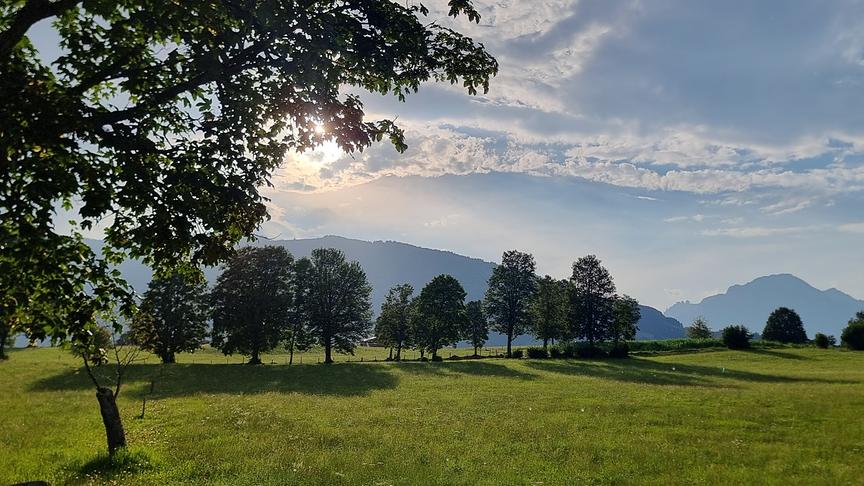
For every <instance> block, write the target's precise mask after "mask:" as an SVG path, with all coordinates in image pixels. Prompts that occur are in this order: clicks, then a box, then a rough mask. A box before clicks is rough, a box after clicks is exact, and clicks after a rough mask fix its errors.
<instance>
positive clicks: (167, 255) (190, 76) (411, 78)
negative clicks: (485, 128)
mask: <svg viewBox="0 0 864 486" xmlns="http://www.w3.org/2000/svg"><path fill="white" fill-rule="evenodd" d="M448 3H449V6H450V9H449V14H450V15H452V16H459V15H464V16H465V17H467V18H468V19H469V20H470V21H473V22H479V15H478V12H477V10H476V9H474V7H473V6H472V4H471V2H470V1H469V0H450V1H449V2H448ZM343 7H345V5H344V2H342V1H337V0H325V1H320V2H296V1H287V0H286V1H281V0H275V1H260V2H238V1H224V2H209V1H199V0H189V1H171V2H163V1H155V2H154V1H149V0H117V1H114V0H111V1H108V0H92V1H84V2H82V1H76V0H57V1H50V2H49V1H41V0H39V1H35V0H34V1H27V2H23V1H13V2H5V3H4V6H3V7H0V100H3V102H2V103H0V127H3V128H2V131H0V153H2V154H3V156H2V159H3V170H2V175H0V194H3V197H2V198H0V213H2V214H3V216H4V217H3V219H2V222H0V289H3V295H2V297H4V299H3V300H4V306H6V304H7V302H6V300H7V299H6V297H9V299H8V303H9V305H8V308H4V310H3V314H4V315H2V316H0V322H9V320H10V319H13V320H14V321H15V322H16V323H17V324H16V325H17V326H20V328H21V330H22V331H24V332H26V333H27V334H28V336H29V337H31V338H35V339H41V338H44V337H50V338H52V339H55V340H67V339H71V340H78V339H80V340H84V341H86V339H87V334H88V332H89V331H92V329H93V328H95V326H96V322H97V321H98V320H99V318H103V319H104V318H106V317H105V316H104V315H101V314H108V313H111V312H113V311H115V310H117V309H116V307H117V306H118V303H119V304H120V307H121V310H122V311H123V312H124V313H125V315H126V316H127V317H128V316H131V314H132V309H131V307H132V305H133V303H134V302H133V299H132V294H131V292H130V291H129V289H128V288H127V286H126V285H124V282H123V281H122V279H120V278H119V274H115V273H114V271H113V270H112V267H111V264H115V263H119V262H121V261H122V260H124V259H126V258H129V257H133V258H140V259H142V260H143V261H144V262H145V263H148V264H151V265H153V266H154V267H157V268H159V269H164V268H175V267H183V266H186V267H190V268H191V267H194V266H196V265H198V264H215V263H217V262H220V261H223V260H224V259H225V258H226V257H227V256H229V255H230V254H231V253H232V252H233V248H234V247H235V245H236V244H237V243H238V242H240V241H241V240H242V239H243V238H244V237H247V236H249V235H251V234H252V232H253V231H254V230H255V229H256V228H257V227H258V226H259V225H260V223H262V222H263V221H264V220H265V219H266V217H267V210H266V206H265V202H266V201H265V199H264V197H263V196H262V195H261V193H260V189H259V188H261V187H266V186H268V185H269V184H270V181H271V178H272V175H273V171H274V170H275V169H276V168H277V167H278V166H279V164H280V163H282V161H283V160H284V158H285V156H286V154H287V153H289V152H290V151H304V150H307V149H311V148H313V147H315V146H318V145H320V144H321V143H324V142H326V141H328V140H329V141H333V142H335V143H336V144H337V145H338V146H339V147H340V148H342V149H343V150H346V151H357V150H363V149H364V148H366V147H368V146H369V145H371V144H372V143H375V142H376V141H380V140H382V139H388V140H389V141H390V142H391V143H392V144H393V145H394V146H395V148H396V149H397V150H400V151H404V150H405V148H406V145H405V142H404V134H403V131H402V130H401V129H400V128H399V127H398V126H396V124H395V123H394V122H393V120H377V121H376V120H367V119H366V117H365V114H364V110H363V106H362V103H361V102H360V100H359V98H358V96H357V95H355V94H353V93H355V92H356V91H362V90H365V91H371V92H374V93H380V94H382V95H391V96H395V97H397V98H399V99H400V100H402V99H405V97H406V96H407V95H409V94H410V93H413V92H416V91H417V90H418V89H419V88H420V86H421V85H422V84H424V83H426V82H429V81H443V82H449V83H451V84H455V83H460V84H461V86H462V87H463V88H464V89H465V90H466V91H467V92H468V93H470V94H476V93H477V92H478V91H480V90H482V91H484V92H485V91H486V90H487V89H488V83H489V79H490V78H491V77H492V76H494V75H495V74H496V72H497V68H498V66H497V63H496V62H495V60H494V59H493V58H492V57H491V56H490V55H489V54H488V53H487V52H486V51H485V49H484V48H483V46H482V45H479V44H477V43H475V42H474V41H472V40H471V39H470V38H468V37H465V36H463V35H461V34H460V33H458V32H456V31H454V30H453V29H450V28H447V27H443V26H441V25H440V24H439V23H437V22H435V21H429V20H428V19H425V17H426V15H427V14H428V12H427V10H426V9H425V8H424V7H422V6H421V5H406V4H405V3H404V2H401V1H396V0H358V1H354V2H351V4H350V8H343ZM40 22H41V25H43V26H46V27H47V26H49V25H50V26H52V27H53V30H54V33H56V36H57V38H58V40H59V45H60V48H61V55H60V56H59V57H58V58H57V59H52V57H53V56H51V55H46V53H41V52H39V51H38V50H37V48H36V47H35V45H34V43H33V42H31V39H30V38H29V37H28V33H29V32H31V31H32V29H31V27H33V26H34V25H36V24H37V23H40ZM49 60H50V62H51V65H48V62H49ZM322 127H323V130H322V129H321V128H322ZM73 201H75V205H74V206H75V209H76V211H77V214H78V215H79V217H78V218H77V220H76V223H77V224H78V226H77V227H80V228H82V229H84V230H90V229H92V228H94V227H95V225H97V224H106V222H107V228H106V231H105V242H106V247H105V251H104V254H103V255H101V256H97V255H95V254H94V253H93V252H92V251H91V250H90V249H89V248H88V247H87V245H86V244H84V242H83V241H82V238H81V235H80V233H79V232H78V231H73V232H72V233H71V234H69V235H61V234H58V233H57V230H56V229H55V228H54V221H55V214H56V211H57V208H59V207H64V208H66V209H71V208H73V203H72V202H73ZM115 330H116V331H119V330H120V326H119V324H117V325H116V326H115Z"/></svg>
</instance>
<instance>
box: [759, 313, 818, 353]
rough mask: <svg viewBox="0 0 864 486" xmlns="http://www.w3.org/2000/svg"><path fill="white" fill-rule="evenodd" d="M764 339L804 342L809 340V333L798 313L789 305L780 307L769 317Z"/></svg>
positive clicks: (781, 341) (779, 341)
mask: <svg viewBox="0 0 864 486" xmlns="http://www.w3.org/2000/svg"><path fill="white" fill-rule="evenodd" d="M762 339H764V340H766V341H777V342H778V343H793V344H803V343H806V342H807V333H806V332H805V331H804V324H803V323H802V322H801V317H800V316H798V313H797V312H795V311H794V310H792V309H789V308H787V307H780V308H778V309H776V310H774V312H772V313H771V315H770V316H769V317H768V322H766V323H765V330H763V331H762Z"/></svg>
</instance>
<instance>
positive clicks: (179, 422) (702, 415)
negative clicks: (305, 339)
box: [0, 349, 864, 485]
mask: <svg viewBox="0 0 864 486" xmlns="http://www.w3.org/2000/svg"><path fill="white" fill-rule="evenodd" d="M364 353H367V354H366V355H365V356H366V359H367V360H368V359H369V358H372V357H374V356H380V354H375V353H380V351H375V350H364ZM311 356H312V355H307V357H306V358H305V359H304V362H306V363H308V362H310V361H311ZM445 356H446V354H445ZM194 358H195V361H196V363H194V364H193V363H191V362H190V361H191V357H190V356H183V357H182V360H181V361H184V362H185V363H183V362H181V363H180V364H177V365H173V366H170V367H167V368H165V371H164V376H163V377H162V378H161V379H159V380H158V381H157V384H156V391H155V394H154V395H153V396H152V398H151V399H150V400H149V401H148V413H147V415H146V418H144V419H143V420H142V419H139V418H137V414H138V413H140V409H141V397H142V396H143V394H144V392H145V391H146V390H147V389H148V388H149V383H148V382H147V379H149V377H151V376H157V375H158V374H159V370H160V366H158V365H155V364H153V363H154V360H153V359H152V358H151V359H150V360H148V364H142V365H137V366H136V367H135V369H133V370H132V376H131V377H130V378H131V380H132V381H131V383H130V385H129V386H127V387H125V388H124V391H123V392H122V394H121V397H120V407H121V411H122V412H123V414H124V420H125V424H126V428H127V434H128V438H129V441H130V444H131V445H132V450H133V451H135V452H136V453H137V454H138V456H140V457H144V458H145V459H146V460H148V461H149V463H150V465H149V466H148V467H143V468H142V467H139V468H138V469H136V470H133V471H132V472H120V473H111V474H112V475H111V476H106V474H108V473H104V472H102V473H100V472H99V471H98V469H97V470H96V471H93V464H92V463H91V464H88V463H89V462H91V461H93V460H94V458H97V457H98V456H99V455H100V454H101V453H102V451H103V450H104V447H105V445H104V437H103V434H104V432H103V429H102V426H101V421H100V418H99V413H98V410H97V405H96V400H95V397H94V392H93V389H92V385H90V386H88V381H87V379H86V377H85V376H83V375H82V374H81V372H80V371H79V369H78V363H77V362H76V361H74V360H73V359H72V358H71V357H70V356H69V355H68V353H65V352H62V351H59V350H56V349H36V350H20V351H13V352H12V354H11V359H10V360H9V361H7V362H4V363H0V391H2V394H0V410H2V411H3V414H4V420H3V421H2V422H0V484H6V483H10V482H15V481H23V480H28V479H30V480H32V479H47V480H50V481H52V482H55V483H63V482H67V481H68V482H87V481H92V482H97V483H101V482H103V481H105V480H106V479H114V480H116V481H118V482H120V483H125V484H136V485H137V484H166V483H179V482H183V483H200V484H204V483H207V484H210V483H215V484H220V483H221V484H364V485H377V484H380V485H384V484H466V485H467V484H490V485H491V484H544V485H549V484H574V483H581V482H584V483H633V482H640V483H653V484H692V483H727V484H728V483H736V482H738V483H778V484H779V483H783V484H787V483H797V484H818V483H826V484H827V483H833V484H836V483H854V482H856V481H859V480H860V478H861V477H864V462H862V460H861V458H862V453H864V420H862V412H864V386H862V384H864V353H851V352H841V351H838V350H815V349H782V350H761V351H751V352H730V351H721V352H703V353H697V354H678V355H671V356H658V357H650V358H644V357H643V358H631V359H629V360H610V361H531V360H522V361H518V362H516V361H506V360H501V359H490V360H482V361H460V362H444V363H401V364H396V363H363V364H360V363H350V364H347V363H346V364H336V365H332V366H330V367H327V366H323V365H304V366H294V367H290V368H289V367H287V366H284V365H278V366H262V367H247V366H240V365H237V364H224V358H221V357H220V356H219V355H216V354H215V353H213V352H205V353H197V354H196V355H195V356H194ZM279 358H280V357H274V358H273V359H274V360H276V361H279ZM211 359H212V360H213V362H214V364H210V360H211ZM220 360H221V361H220ZM218 363H222V364H218ZM724 368H725V371H724ZM133 469H134V468H133Z"/></svg>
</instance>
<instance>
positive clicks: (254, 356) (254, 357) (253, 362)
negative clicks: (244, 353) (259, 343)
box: [249, 349, 261, 365]
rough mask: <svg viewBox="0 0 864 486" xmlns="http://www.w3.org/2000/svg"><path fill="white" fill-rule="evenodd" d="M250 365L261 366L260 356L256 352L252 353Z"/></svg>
mask: <svg viewBox="0 0 864 486" xmlns="http://www.w3.org/2000/svg"><path fill="white" fill-rule="evenodd" d="M249 364H250V365H259V364H261V356H260V355H259V354H258V350H257V349H256V350H254V351H252V359H250V360H249Z"/></svg>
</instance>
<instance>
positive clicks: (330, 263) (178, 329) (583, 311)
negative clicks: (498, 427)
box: [124, 246, 640, 364]
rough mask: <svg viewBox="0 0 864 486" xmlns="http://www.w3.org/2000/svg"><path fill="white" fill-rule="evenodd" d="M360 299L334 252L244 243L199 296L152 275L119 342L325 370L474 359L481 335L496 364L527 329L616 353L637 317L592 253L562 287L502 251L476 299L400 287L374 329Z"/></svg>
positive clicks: (358, 274) (180, 282)
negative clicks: (315, 358)
mask: <svg viewBox="0 0 864 486" xmlns="http://www.w3.org/2000/svg"><path fill="white" fill-rule="evenodd" d="M371 291H372V289H371V287H370V285H369V282H368V281H367V279H366V274H365V272H364V271H363V269H362V268H361V267H360V264H359V263H357V262H351V261H347V260H346V258H345V255H344V254H343V253H342V252H341V251H339V250H336V249H332V248H320V249H316V250H313V251H312V253H311V255H310V256H309V257H306V258H300V259H294V258H293V256H292V255H291V254H290V253H289V252H287V251H286V250H285V249H284V248H282V247H276V246H263V247H246V248H242V249H240V250H238V251H237V253H236V254H235V255H234V256H233V257H231V258H230V259H229V260H228V261H227V263H226V265H225V267H224V269H223V271H222V273H221V274H220V275H219V277H218V279H217V281H216V284H215V286H214V288H213V289H212V290H209V291H208V289H207V287H206V285H205V283H204V280H203V277H201V275H198V274H190V273H189V272H185V273H176V274H171V275H161V276H157V277H155V278H154V279H153V280H152V281H151V282H150V284H149V286H148V289H147V291H146V292H145V293H144V296H143V299H142V302H141V305H140V306H139V312H138V314H137V316H136V317H135V319H133V320H132V323H131V326H130V330H129V332H128V334H127V335H126V336H125V337H124V340H125V341H126V342H128V343H134V344H136V345H138V346H140V347H142V348H143V349H146V350H148V351H151V352H153V353H155V354H156V355H158V356H159V357H160V359H161V360H162V361H163V362H165V363H172V362H174V361H175V354H176V353H179V352H184V351H194V350H195V349H197V348H199V347H200V346H201V345H202V344H204V343H205V342H206V340H207V339H208V338H209V340H210V344H211V346H213V347H214V348H217V349H219V350H221V351H222V352H223V353H224V354H226V355H230V354H235V353H236V354H241V355H244V356H248V357H249V363H250V364H257V363H260V362H261V355H262V354H263V353H265V352H268V351H271V350H273V349H276V348H279V347H284V348H285V349H286V350H287V351H288V353H289V363H291V362H293V356H294V352H295V351H304V350H307V349H309V348H311V347H314V346H319V347H321V348H322V349H323V350H324V362H325V363H331V362H333V353H353V351H354V349H355V347H356V346H357V345H359V344H361V343H365V344H369V345H377V346H383V347H387V348H390V356H389V358H388V359H392V360H401V359H402V358H403V350H405V349H413V350H416V351H418V352H419V353H420V359H424V360H425V359H431V360H440V359H441V358H440V356H439V350H440V349H442V348H444V347H447V346H452V345H455V344H457V343H459V342H468V343H470V344H471V345H472V346H473V347H474V355H475V356H477V350H478V349H479V348H481V347H482V346H483V345H484V344H485V342H486V340H487V339H488V337H489V332H490V331H497V332H500V333H502V334H504V335H506V336H507V350H506V356H507V357H514V356H515V357H519V356H521V350H516V351H514V350H513V349H512V342H513V339H514V338H516V337H518V336H520V335H524V334H529V333H530V334H532V335H533V336H535V337H536V338H537V339H538V340H540V341H542V342H543V348H542V349H543V350H544V351H543V353H544V354H545V355H548V354H549V345H550V344H553V345H554V344H555V343H556V341H557V342H558V343H559V344H562V343H574V344H572V346H575V347H573V348H572V349H574V350H575V349H576V347H578V349H579V351H578V353H577V352H576V351H572V352H571V351H565V348H556V349H558V350H560V351H561V352H560V353H558V352H554V353H553V354H556V355H557V354H561V355H568V356H569V355H571V354H572V355H576V354H578V355H580V356H585V355H592V356H600V355H604V354H607V353H608V354H612V355H615V356H620V355H626V354H627V351H626V349H627V348H626V346H627V345H626V341H627V340H631V339H633V338H634V337H635V334H636V330H637V322H638V321H639V318H640V312H639V304H638V302H637V301H636V300H635V299H633V298H631V297H628V296H626V295H625V296H619V295H617V294H616V292H615V284H614V282H613V279H612V276H611V274H610V273H609V271H608V270H606V268H604V267H603V266H602V265H601V262H600V260H599V259H597V257H595V256H593V255H588V256H586V257H583V258H580V259H578V260H577V261H576V262H574V264H573V268H572V275H571V277H570V278H569V279H564V280H557V279H554V278H552V277H550V276H548V275H547V276H544V277H540V276H538V275H537V274H536V264H535V261H534V257H533V256H532V255H531V254H530V253H524V252H519V251H515V250H513V251H507V252H504V254H503V257H502V261H501V264H500V265H498V266H496V268H495V269H494V270H493V272H492V275H491V277H490V278H489V287H488V290H487V293H486V296H485V298H484V299H483V300H482V301H472V302H465V297H466V292H465V290H464V289H463V288H462V285H461V284H460V283H459V281H458V280H457V279H456V278H454V277H453V276H451V275H439V276H437V277H435V278H433V279H432V280H431V281H430V282H429V283H428V284H426V285H425V286H424V287H423V288H422V289H420V290H419V292H415V289H414V288H413V287H412V286H411V285H409V284H400V285H396V286H395V287H393V288H392V289H390V291H389V292H388V294H387V296H386V299H385V301H384V302H383V303H382V305H381V309H380V313H379V315H378V317H377V319H376V320H375V321H374V322H373V321H372V319H371V318H372V306H371V301H370V294H371ZM208 321H212V327H211V329H210V330H209V332H208V325H207V323H208ZM577 341H578V342H579V344H578V345H577V344H575V343H576V342H577ZM568 349H569V348H568ZM532 353H537V351H532Z"/></svg>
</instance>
